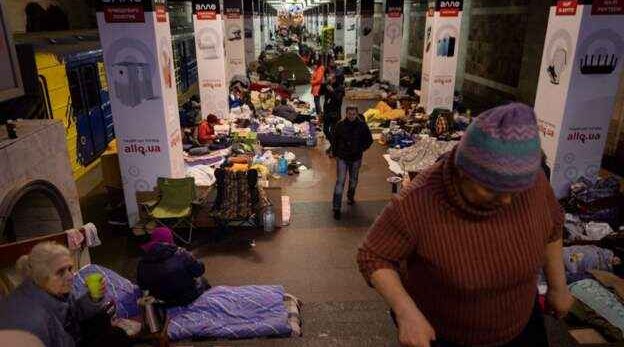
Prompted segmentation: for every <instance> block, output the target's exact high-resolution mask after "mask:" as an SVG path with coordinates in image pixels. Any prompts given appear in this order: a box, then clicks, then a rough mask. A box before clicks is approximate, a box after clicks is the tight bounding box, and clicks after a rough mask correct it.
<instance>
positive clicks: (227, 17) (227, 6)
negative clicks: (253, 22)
mask: <svg viewBox="0 0 624 347" xmlns="http://www.w3.org/2000/svg"><path fill="white" fill-rule="evenodd" d="M223 18H224V22H225V56H226V63H227V72H228V79H227V80H228V82H229V81H230V80H231V79H232V77H233V76H236V75H242V76H245V75H246V74H247V70H246V65H245V41H244V38H245V29H244V26H245V23H244V18H243V2H242V0H224V1H223Z"/></svg>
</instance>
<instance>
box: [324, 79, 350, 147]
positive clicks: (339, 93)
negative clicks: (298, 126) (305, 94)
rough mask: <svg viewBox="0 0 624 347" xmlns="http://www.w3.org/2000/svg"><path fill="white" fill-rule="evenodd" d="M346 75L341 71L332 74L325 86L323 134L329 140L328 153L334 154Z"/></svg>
mask: <svg viewBox="0 0 624 347" xmlns="http://www.w3.org/2000/svg"><path fill="white" fill-rule="evenodd" d="M344 80H345V78H344V73H343V71H342V70H341V69H338V70H336V71H333V72H330V73H329V77H328V81H327V84H326V85H325V107H324V108H323V132H324V133H325V137H326V138H327V139H328V140H329V144H330V147H329V148H328V149H327V153H328V154H331V153H332V152H333V146H334V132H335V128H336V124H337V123H338V121H340V115H341V113H342V100H343V99H344V96H345V86H344Z"/></svg>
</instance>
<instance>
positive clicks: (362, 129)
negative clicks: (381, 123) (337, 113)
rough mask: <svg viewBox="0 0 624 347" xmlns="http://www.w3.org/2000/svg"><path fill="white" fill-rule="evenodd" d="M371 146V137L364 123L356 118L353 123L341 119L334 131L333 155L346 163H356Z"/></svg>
mask: <svg viewBox="0 0 624 347" xmlns="http://www.w3.org/2000/svg"><path fill="white" fill-rule="evenodd" d="M372 144H373V136H372V134H371V132H370V129H369V128H368V125H367V124H366V122H364V121H362V118H361V117H358V118H357V119H356V120H354V121H353V122H351V121H349V120H348V119H346V118H345V119H343V120H341V121H340V122H338V124H337V125H336V129H335V130H334V141H333V148H334V155H335V156H336V157H338V158H339V159H342V160H346V161H351V162H352V161H358V160H360V159H362V154H363V153H364V152H365V151H366V150H367V149H369V148H370V146H371V145H372Z"/></svg>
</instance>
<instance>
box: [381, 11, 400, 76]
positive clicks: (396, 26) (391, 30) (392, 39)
mask: <svg viewBox="0 0 624 347" xmlns="http://www.w3.org/2000/svg"><path fill="white" fill-rule="evenodd" d="M402 43H403V0H386V18H385V21H384V38H383V48H382V58H381V79H382V80H383V81H388V82H390V83H391V84H393V85H395V86H398V85H399V82H400V78H401V45H402Z"/></svg>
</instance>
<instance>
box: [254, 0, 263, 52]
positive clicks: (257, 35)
mask: <svg viewBox="0 0 624 347" xmlns="http://www.w3.org/2000/svg"><path fill="white" fill-rule="evenodd" d="M254 5H255V3H254ZM261 25H262V22H261V18H260V14H259V13H258V12H255V8H254V15H253V40H254V57H258V56H260V53H261V52H262V31H260V30H261ZM254 60H255V59H254Z"/></svg>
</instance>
